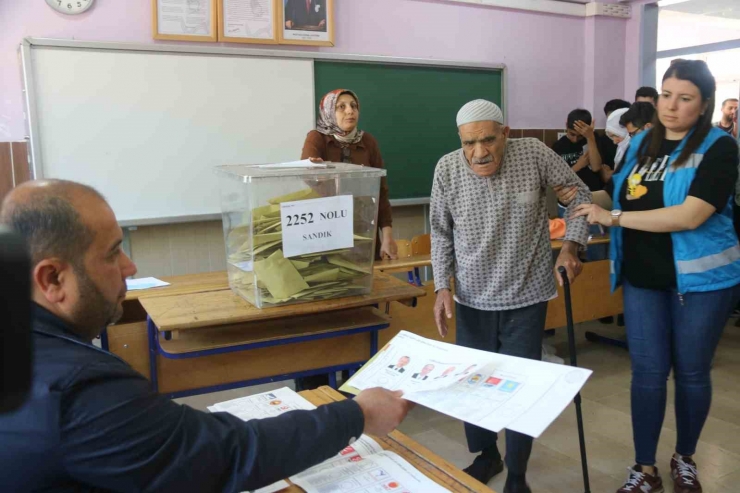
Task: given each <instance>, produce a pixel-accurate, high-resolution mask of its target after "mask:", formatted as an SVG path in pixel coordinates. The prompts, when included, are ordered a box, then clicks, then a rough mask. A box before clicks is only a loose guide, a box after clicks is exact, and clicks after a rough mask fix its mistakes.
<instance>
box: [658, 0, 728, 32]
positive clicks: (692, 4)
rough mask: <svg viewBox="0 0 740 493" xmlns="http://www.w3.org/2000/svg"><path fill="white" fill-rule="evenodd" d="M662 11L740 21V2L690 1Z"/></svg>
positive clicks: (726, 0) (663, 8)
mask: <svg viewBox="0 0 740 493" xmlns="http://www.w3.org/2000/svg"><path fill="white" fill-rule="evenodd" d="M661 9H662V10H672V11H674V12H684V13H687V14H699V15H707V16H710V17H724V18H726V19H740V0H689V1H688V2H683V3H677V4H675V5H669V6H668V7H661ZM738 37H740V35H738Z"/></svg>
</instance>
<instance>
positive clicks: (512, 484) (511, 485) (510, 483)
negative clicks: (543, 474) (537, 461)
mask: <svg viewBox="0 0 740 493" xmlns="http://www.w3.org/2000/svg"><path fill="white" fill-rule="evenodd" d="M504 493H532V490H531V489H530V488H529V486H528V485H527V481H526V480H525V479H524V476H514V475H512V474H511V473H510V474H509V475H508V476H507V478H506V484H505V485H504Z"/></svg>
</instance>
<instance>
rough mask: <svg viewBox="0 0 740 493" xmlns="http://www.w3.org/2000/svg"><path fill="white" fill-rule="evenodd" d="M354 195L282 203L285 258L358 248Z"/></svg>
mask: <svg viewBox="0 0 740 493" xmlns="http://www.w3.org/2000/svg"><path fill="white" fill-rule="evenodd" d="M353 205H354V203H353V201H352V196H351V195H338V196H336V197H326V198H323V199H310V200H298V201H296V202H283V203H282V204H280V219H281V221H282V226H283V255H284V256H285V257H286V258H290V257H295V256H296V255H305V254H307V253H318V252H327V251H330V250H339V249H341V248H352V247H354V246H355V240H354V227H353V217H354V214H353V213H354V211H353Z"/></svg>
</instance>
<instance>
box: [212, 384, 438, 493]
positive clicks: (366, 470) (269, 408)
mask: <svg viewBox="0 0 740 493" xmlns="http://www.w3.org/2000/svg"><path fill="white" fill-rule="evenodd" d="M300 409H303V410H311V409H316V406H314V405H313V404H311V403H310V402H308V401H307V400H306V399H304V398H303V397H301V396H300V395H298V394H297V393H296V392H294V391H293V390H291V389H289V388H287V387H284V388H281V389H277V390H272V391H269V392H263V393H261V394H256V395H250V396H248V397H242V398H239V399H233V400H230V401H226V402H220V403H218V404H214V405H213V406H211V407H209V408H208V410H209V411H211V412H227V413H230V414H233V415H234V416H236V417H238V418H240V419H242V420H244V421H249V420H252V419H262V418H271V417H275V416H279V415H280V414H283V413H286V412H289V411H295V410H300ZM290 480H291V481H293V482H294V483H295V484H297V485H299V486H301V487H302V488H303V489H304V490H306V491H307V492H309V493H310V492H317V493H318V492H321V493H330V492H333V491H337V492H342V493H352V492H357V493H374V492H376V491H377V492H381V491H382V492H386V491H398V492H407V493H414V492H424V493H426V492H430V493H434V492H436V491H446V490H445V489H441V488H440V487H439V486H437V484H436V483H434V482H433V481H431V480H429V479H428V478H427V477H426V476H424V475H423V474H422V473H420V472H419V471H417V470H416V469H414V467H413V466H412V465H411V464H409V463H408V462H407V461H406V460H404V459H403V458H401V457H399V456H397V455H396V454H393V453H390V452H384V451H383V447H381V446H380V444H378V442H376V441H375V440H373V439H372V438H370V437H369V436H367V435H362V436H360V438H359V439H357V440H356V441H354V442H353V443H352V444H351V445H349V446H348V447H346V448H344V450H342V451H341V452H339V454H337V455H335V456H334V457H332V458H330V459H327V460H326V461H324V462H322V463H320V464H318V465H316V466H314V467H312V468H310V469H308V470H306V471H304V472H302V473H300V474H297V475H295V476H293V477H291V478H290ZM350 485H351V486H352V489H346V488H347V487H349V486H350ZM288 486H290V485H289V484H288V483H287V482H286V481H278V482H277V483H274V484H271V485H269V486H265V487H264V488H261V489H259V490H256V491H255V492H253V493H273V492H276V491H280V490H282V489H284V488H287V487H288ZM391 486H392V488H391V489H389V487H391Z"/></svg>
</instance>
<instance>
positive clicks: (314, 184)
mask: <svg viewBox="0 0 740 493" xmlns="http://www.w3.org/2000/svg"><path fill="white" fill-rule="evenodd" d="M216 170H217V173H218V174H219V182H220V188H221V210H222V215H223V228H224V240H225V243H226V258H227V270H228V273H229V285H230V286H231V289H232V290H233V291H234V292H235V293H237V294H238V295H239V296H241V297H242V298H244V299H245V300H247V301H248V302H249V303H251V304H253V305H254V306H256V307H258V308H265V307H270V306H278V305H286V304H292V303H303V302H309V301H317V300H323V299H329V298H339V297H343V296H355V295H359V294H366V293H369V292H370V290H371V289H372V282H373V260H374V259H375V241H376V233H377V228H378V226H377V216H378V194H379V192H380V179H381V177H383V176H385V174H386V172H385V170H382V169H376V168H370V167H366V166H358V165H354V164H344V163H321V164H310V163H306V162H303V161H302V162H299V163H286V164H268V165H235V166H218V167H217V168H216Z"/></svg>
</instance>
